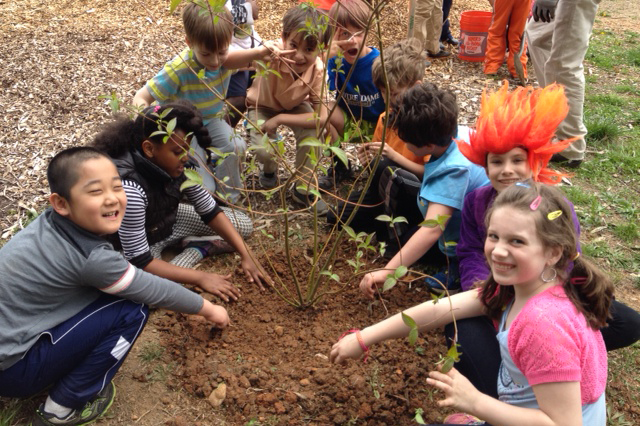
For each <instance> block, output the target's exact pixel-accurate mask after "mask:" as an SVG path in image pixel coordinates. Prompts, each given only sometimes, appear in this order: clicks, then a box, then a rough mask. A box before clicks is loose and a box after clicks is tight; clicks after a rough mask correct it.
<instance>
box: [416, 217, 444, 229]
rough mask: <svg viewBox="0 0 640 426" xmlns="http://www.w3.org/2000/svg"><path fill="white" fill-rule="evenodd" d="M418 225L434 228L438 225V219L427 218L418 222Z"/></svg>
mask: <svg viewBox="0 0 640 426" xmlns="http://www.w3.org/2000/svg"><path fill="white" fill-rule="evenodd" d="M418 225H419V226H424V227H426V228H435V227H436V226H438V225H439V223H438V221H437V220H435V219H427V220H424V221H422V222H420V223H419V224H418Z"/></svg>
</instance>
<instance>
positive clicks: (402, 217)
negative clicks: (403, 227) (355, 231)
mask: <svg viewBox="0 0 640 426" xmlns="http://www.w3.org/2000/svg"><path fill="white" fill-rule="evenodd" d="M400 222H404V223H409V221H408V220H407V218H405V217H404V216H398V217H394V218H393V219H392V220H391V223H400Z"/></svg>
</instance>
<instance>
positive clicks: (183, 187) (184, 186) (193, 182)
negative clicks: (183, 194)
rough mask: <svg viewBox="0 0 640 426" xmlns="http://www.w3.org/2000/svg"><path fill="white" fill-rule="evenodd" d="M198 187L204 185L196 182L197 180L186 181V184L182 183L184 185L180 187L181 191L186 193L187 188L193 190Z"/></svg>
mask: <svg viewBox="0 0 640 426" xmlns="http://www.w3.org/2000/svg"><path fill="white" fill-rule="evenodd" d="M197 185H202V182H196V181H195V180H190V179H188V180H185V181H184V182H182V185H180V191H184V190H185V189H187V188H191V187H192V186H197Z"/></svg>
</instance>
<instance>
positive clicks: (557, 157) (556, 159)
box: [549, 154, 582, 169]
mask: <svg viewBox="0 0 640 426" xmlns="http://www.w3.org/2000/svg"><path fill="white" fill-rule="evenodd" d="M549 161H551V162H552V163H560V165H561V166H565V167H568V168H570V169H577V168H578V167H580V165H581V164H582V160H569V159H568V158H567V157H565V156H564V155H561V154H553V155H552V156H551V160H549Z"/></svg>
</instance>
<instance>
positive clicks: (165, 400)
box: [160, 396, 171, 405]
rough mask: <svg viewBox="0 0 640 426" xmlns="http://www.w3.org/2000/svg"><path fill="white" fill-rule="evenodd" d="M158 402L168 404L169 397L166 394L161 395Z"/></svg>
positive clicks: (169, 401) (169, 402)
mask: <svg viewBox="0 0 640 426" xmlns="http://www.w3.org/2000/svg"><path fill="white" fill-rule="evenodd" d="M160 402H162V403H163V404H164V405H169V404H171V398H169V397H168V396H163V397H162V398H160Z"/></svg>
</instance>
